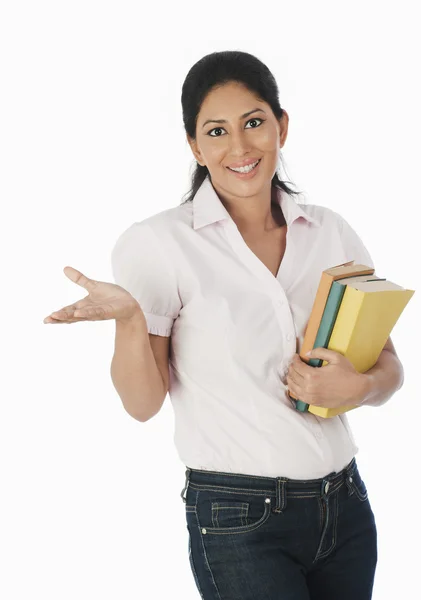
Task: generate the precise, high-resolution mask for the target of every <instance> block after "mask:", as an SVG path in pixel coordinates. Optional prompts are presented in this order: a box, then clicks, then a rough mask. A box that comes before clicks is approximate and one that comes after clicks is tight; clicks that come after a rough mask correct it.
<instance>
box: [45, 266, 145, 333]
mask: <svg viewBox="0 0 421 600" xmlns="http://www.w3.org/2000/svg"><path fill="white" fill-rule="evenodd" d="M63 271H64V274H65V275H66V277H68V278H69V279H70V280H71V281H73V282H74V283H76V284H77V285H80V286H81V287H83V288H85V290H87V291H88V292H89V293H88V295H87V296H85V298H83V299H82V300H78V301H77V302H75V303H74V304H69V305H68V306H64V307H63V308H61V309H60V310H58V311H55V312H53V313H51V314H50V315H49V316H48V317H46V318H45V319H44V323H46V324H47V323H55V324H57V323H78V322H79V321H105V320H108V319H116V320H118V321H124V322H127V321H129V320H131V319H132V318H133V317H136V316H139V315H141V316H142V317H143V318H144V314H143V312H142V309H141V308H140V305H139V303H138V302H137V300H135V298H133V296H132V295H131V294H130V293H129V292H128V291H127V290H125V289H124V288H122V287H121V286H119V285H116V284H114V283H107V282H105V281H95V280H94V279H89V278H88V277H86V276H85V275H83V274H82V273H81V272H80V271H78V270H77V269H74V268H73V267H64V269H63Z"/></svg>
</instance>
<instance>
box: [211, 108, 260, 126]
mask: <svg viewBox="0 0 421 600" xmlns="http://www.w3.org/2000/svg"><path fill="white" fill-rule="evenodd" d="M254 112H262V113H264V114H266V113H265V111H264V110H262V109H261V108H253V110H250V111H249V112H246V113H244V114H243V115H241V117H240V119H245V118H246V117H248V116H249V115H251V114H252V113H254ZM226 122H227V121H226V120H225V119H208V120H207V121H205V122H204V123H203V125H202V129H203V127H204V126H205V125H207V124H208V123H226Z"/></svg>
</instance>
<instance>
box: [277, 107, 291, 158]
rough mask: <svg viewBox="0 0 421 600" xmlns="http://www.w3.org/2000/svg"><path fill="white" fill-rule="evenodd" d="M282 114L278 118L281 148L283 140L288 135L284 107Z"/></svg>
mask: <svg viewBox="0 0 421 600" xmlns="http://www.w3.org/2000/svg"><path fill="white" fill-rule="evenodd" d="M283 111H284V112H283V115H282V117H281V119H280V120H279V126H280V132H279V147H280V148H283V146H284V144H285V140H286V139H287V135H288V124H289V115H288V113H287V111H286V110H285V109H283Z"/></svg>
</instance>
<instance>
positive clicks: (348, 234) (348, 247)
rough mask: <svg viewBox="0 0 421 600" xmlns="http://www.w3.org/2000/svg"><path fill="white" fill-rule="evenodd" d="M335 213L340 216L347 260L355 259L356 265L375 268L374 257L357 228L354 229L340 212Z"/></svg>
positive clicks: (341, 234) (341, 233) (342, 239)
mask: <svg viewBox="0 0 421 600" xmlns="http://www.w3.org/2000/svg"><path fill="white" fill-rule="evenodd" d="M335 214H336V216H337V218H338V225H339V231H340V236H341V241H342V244H343V247H344V250H345V254H346V260H347V261H351V260H353V261H354V263H355V264H356V265H357V264H359V265H367V266H368V267H371V268H373V269H374V268H375V267H374V262H373V259H372V258H371V255H370V253H369V251H368V250H367V248H366V247H365V245H364V243H363V241H362V239H361V238H360V237H359V235H358V234H357V232H356V231H355V229H353V228H352V227H351V225H350V224H349V223H348V222H347V221H346V220H345V219H344V218H343V217H342V216H341V215H339V214H338V213H335Z"/></svg>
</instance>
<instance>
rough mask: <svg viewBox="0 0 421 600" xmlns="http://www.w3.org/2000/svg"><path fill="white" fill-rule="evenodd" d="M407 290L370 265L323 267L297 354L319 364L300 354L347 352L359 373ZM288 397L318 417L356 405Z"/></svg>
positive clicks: (372, 359) (371, 360) (370, 362)
mask: <svg viewBox="0 0 421 600" xmlns="http://www.w3.org/2000/svg"><path fill="white" fill-rule="evenodd" d="M413 294H414V290H407V289H405V288H403V287H401V286H399V285H396V284H395V283H392V282H391V281H388V280H387V279H382V278H380V277H377V276H376V275H374V269H373V268H371V267H367V266H366V265H355V264H354V261H351V262H348V263H344V264H343V265H337V266H336V267H332V268H330V269H327V270H326V271H323V273H322V276H321V279H320V283H319V287H318V289H317V293H316V297H315V300H314V304H313V308H312V311H311V315H310V319H309V322H308V325H307V329H306V332H305V335H304V340H303V344H302V347H301V350H300V352H299V355H300V358H301V359H302V360H303V361H304V362H306V363H307V364H309V365H310V366H312V367H322V366H324V365H326V364H327V361H324V360H321V359H319V358H309V357H307V356H305V354H306V352H309V351H310V350H312V349H313V348H328V349H329V350H334V351H335V352H339V353H340V354H342V355H343V356H345V357H346V358H348V360H349V361H350V362H351V363H352V364H353V366H354V368H355V369H356V370H357V371H358V372H359V373H365V372H366V371H368V370H369V369H371V367H373V366H374V365H375V364H376V362H377V359H378V357H379V355H380V353H381V351H382V350H383V348H384V346H385V344H386V342H387V339H388V338H389V336H390V332H391V331H392V329H393V327H394V326H395V324H396V322H397V320H398V319H399V317H400V315H401V314H402V312H403V310H404V308H405V306H406V305H407V304H408V302H409V300H410V299H411V297H412V295H413ZM289 397H290V398H291V399H292V400H293V401H294V404H295V408H296V409H297V410H299V411H301V412H306V411H308V412H311V413H313V414H315V415H317V416H319V417H324V418H328V417H334V416H336V415H339V414H341V413H344V412H347V411H349V410H352V409H354V408H357V406H356V405H352V406H342V407H339V408H324V407H321V406H312V405H310V404H307V403H305V402H303V401H301V400H300V399H299V398H293V397H292V396H291V395H290V394H289Z"/></svg>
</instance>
